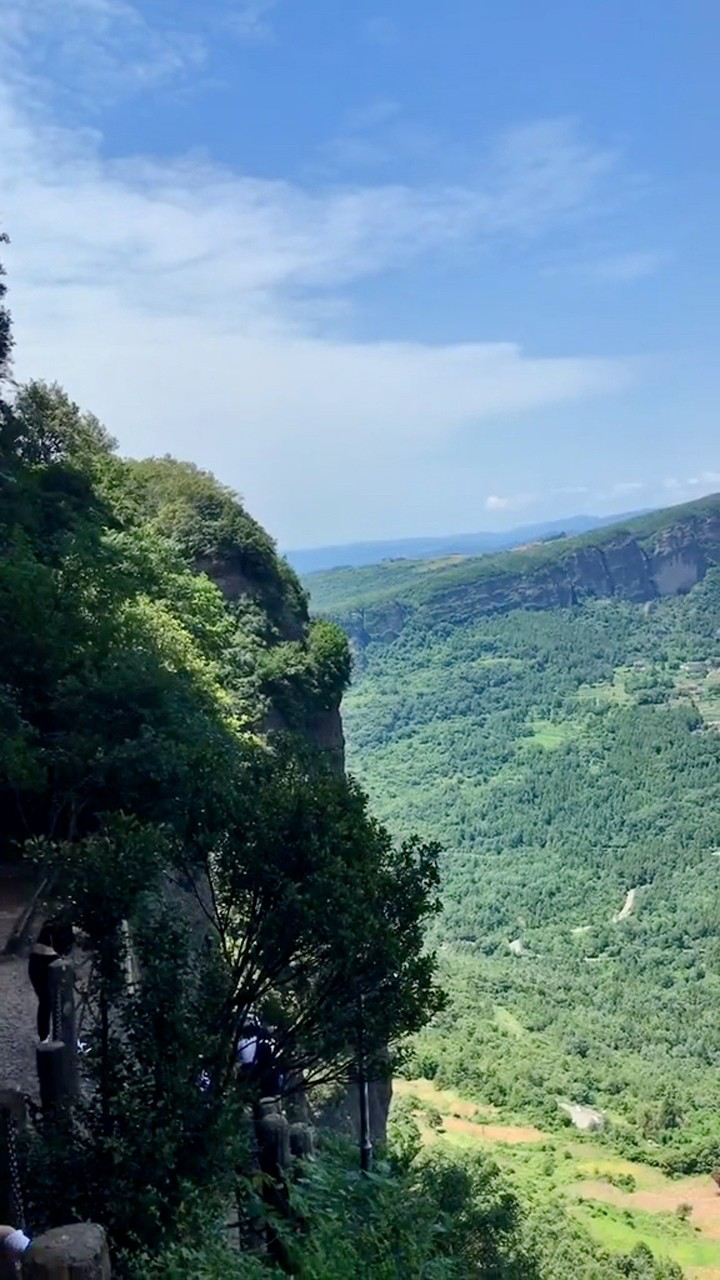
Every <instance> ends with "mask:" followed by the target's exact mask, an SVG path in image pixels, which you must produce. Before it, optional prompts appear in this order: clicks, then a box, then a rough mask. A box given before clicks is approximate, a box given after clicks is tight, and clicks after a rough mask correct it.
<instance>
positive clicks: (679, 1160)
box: [308, 499, 720, 1280]
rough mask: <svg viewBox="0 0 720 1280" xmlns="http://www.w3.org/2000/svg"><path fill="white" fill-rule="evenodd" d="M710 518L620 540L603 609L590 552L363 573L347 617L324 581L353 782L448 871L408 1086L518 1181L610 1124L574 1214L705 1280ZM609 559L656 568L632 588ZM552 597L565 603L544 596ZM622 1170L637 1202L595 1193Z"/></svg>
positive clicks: (332, 585)
mask: <svg viewBox="0 0 720 1280" xmlns="http://www.w3.org/2000/svg"><path fill="white" fill-rule="evenodd" d="M719 515H720V501H719V500H717V499H715V500H710V499H707V500H705V501H704V503H703V504H702V510H694V511H689V510H688V508H679V509H675V510H673V509H671V510H670V511H668V512H665V513H664V514H663V513H659V514H657V515H655V516H653V529H652V530H649V528H648V523H647V518H643V520H641V521H637V522H634V524H633V525H630V526H628V527H627V528H623V529H622V530H621V531H618V530H615V531H613V530H610V531H609V532H603V534H602V538H603V540H604V551H603V555H604V557H605V560H606V562H608V561H613V562H614V564H615V566H616V570H615V572H616V577H615V579H614V581H613V583H611V584H610V586H611V587H612V590H610V589H609V587H608V584H607V582H606V584H605V587H604V588H603V589H602V590H601V586H602V584H600V585H597V584H596V586H597V590H595V589H594V588H593V590H590V588H589V586H588V579H587V577H586V578H585V579H583V582H584V584H585V585H584V586H583V585H582V583H581V581H580V578H579V577H578V576H577V574H578V568H577V566H578V565H579V564H581V562H582V557H583V556H584V555H585V553H586V551H587V538H585V539H575V540H571V541H568V542H567V543H566V544H565V545H564V546H562V547H556V548H555V549H554V550H553V552H552V555H553V556H555V557H557V558H556V559H555V560H553V559H552V558H551V556H550V552H549V551H548V549H547V548H542V549H540V550H539V551H538V552H537V553H535V552H533V553H528V559H527V561H526V563H525V565H524V567H523V568H522V570H521V571H520V572H518V573H517V575H516V576H515V577H514V578H513V579H512V581H511V580H510V578H509V577H508V573H509V570H508V567H507V566H508V563H509V562H510V560H511V559H512V558H513V557H514V556H515V555H516V554H517V553H512V552H511V553H509V554H508V555H507V556H505V557H502V558H501V559H502V564H500V565H499V564H498V558H495V557H490V558H485V559H486V560H492V565H491V566H488V564H487V563H484V562H483V560H475V561H469V562H467V563H466V564H465V565H464V566H463V565H457V564H456V565H454V566H452V567H451V568H448V567H447V565H439V566H436V567H428V565H427V564H422V565H416V566H414V568H412V567H411V566H409V565H405V566H403V567H400V566H387V567H384V566H377V567H376V568H375V569H374V570H373V571H372V574H373V575H374V576H373V577H372V581H370V577H371V571H369V570H368V571H365V570H358V571H356V573H357V574H358V575H360V576H361V581H362V589H361V591H360V593H359V595H358V596H357V597H356V598H355V599H353V597H352V594H347V593H348V590H349V581H350V577H351V575H350V572H349V571H344V570H340V571H338V573H337V575H333V574H328V575H318V579H319V580H318V582H317V583H316V582H315V580H314V579H313V578H312V577H311V578H310V579H308V585H309V586H310V588H311V591H312V600H313V604H314V606H315V608H316V609H319V610H320V611H321V612H325V613H327V614H328V615H330V616H332V617H333V618H334V619H335V620H337V621H340V622H341V624H343V625H345V626H346V629H347V631H348V634H349V635H350V636H351V639H353V641H354V645H355V651H356V674H355V679H354V682H353V686H352V689H351V691H350V693H349V695H348V696H347V699H346V703H345V724H346V732H347V738H348V757H349V764H350V768H351V769H352V770H353V772H355V773H356V775H357V776H358V777H359V779H360V781H361V782H362V784H363V785H364V786H365V787H366V788H367V789H368V791H369V792H370V794H371V796H372V798H373V802H374V804H375V807H376V809H377V811H378V812H379V813H380V814H381V816H382V817H383V819H384V820H386V821H387V822H388V824H389V825H390V826H391V828H392V829H393V830H395V831H396V832H397V833H398V834H404V833H407V832H409V831H411V830H420V831H422V832H423V833H424V834H425V835H426V836H428V837H432V838H435V839H437V840H439V841H440V843H441V845H442V847H443V850H444V852H443V855H442V882H443V884H442V892H443V912H442V915H441V917H440V918H439V919H438V920H437V921H436V922H435V924H434V926H433V930H432V936H431V942H432V945H433V946H434V947H435V948H436V949H437V952H438V958H439V965H440V974H441V979H442V981H443V983H444V985H445V988H446V990H447V992H448V994H449V1005H448V1008H447V1010H446V1011H445V1012H443V1013H442V1014H440V1015H439V1016H438V1017H436V1019H435V1020H434V1021H433V1023H432V1024H431V1025H430V1026H429V1027H427V1028H425V1029H424V1030H423V1031H422V1032H421V1033H420V1034H419V1035H418V1036H417V1037H416V1038H415V1041H414V1043H413V1049H412V1053H411V1058H410V1062H409V1063H408V1066H407V1068H406V1072H407V1074H408V1075H409V1076H410V1077H414V1078H415V1080H416V1081H417V1080H424V1081H426V1082H428V1081H429V1082H432V1086H431V1087H437V1088H439V1089H440V1090H441V1091H443V1096H444V1094H445V1091H446V1090H448V1089H449V1090H455V1091H456V1092H457V1094H458V1095H459V1096H460V1097H462V1098H464V1099H472V1100H475V1101H477V1102H479V1103H482V1104H483V1105H484V1106H485V1107H487V1106H490V1107H494V1108H496V1115H495V1116H494V1117H493V1118H492V1120H487V1122H486V1120H485V1119H483V1120H482V1122H481V1123H480V1124H478V1123H477V1117H475V1118H474V1119H468V1117H464V1118H463V1117H460V1118H459V1119H458V1117H457V1116H456V1117H455V1118H453V1117H452V1113H451V1112H450V1115H449V1119H448V1120H447V1121H444V1122H443V1129H444V1135H445V1140H448V1141H450V1140H452V1141H453V1142H458V1141H461V1140H462V1141H465V1140H466V1139H468V1125H470V1126H471V1128H472V1133H471V1134H470V1139H469V1140H471V1141H473V1142H477V1141H480V1140H482V1141H485V1142H488V1141H493V1142H494V1141H495V1140H496V1138H499V1139H500V1141H501V1142H502V1152H503V1156H502V1159H503V1161H504V1162H507V1161H510V1162H511V1164H512V1165H513V1167H514V1165H515V1163H516V1162H517V1160H518V1159H519V1158H520V1157H518V1155H517V1152H522V1153H523V1154H522V1160H521V1164H522V1167H523V1168H525V1162H526V1161H530V1163H531V1165H532V1161H533V1160H536V1159H537V1160H539V1161H541V1160H542V1157H541V1155H540V1154H539V1152H540V1148H542V1147H543V1144H544V1142H549V1143H550V1144H551V1145H553V1144H558V1143H560V1144H561V1145H562V1144H567V1143H568V1142H569V1141H570V1137H569V1135H568V1129H567V1125H568V1115H567V1113H568V1111H569V1110H573V1111H575V1112H576V1113H577V1114H580V1113H582V1111H583V1110H584V1111H585V1112H587V1113H588V1114H589V1113H593V1114H596V1115H597V1116H598V1117H599V1124H598V1130H599V1131H598V1132H597V1133H595V1134H593V1135H592V1139H591V1141H592V1143H593V1144H594V1146H593V1149H592V1151H591V1152H590V1154H587V1153H585V1155H583V1156H582V1157H578V1159H579V1160H580V1164H582V1168H580V1166H579V1165H578V1171H577V1174H576V1175H575V1174H573V1177H572V1178H570V1177H569V1175H568V1168H569V1166H570V1165H572V1164H573V1162H575V1160H576V1157H575V1155H573V1154H572V1152H571V1154H570V1156H567V1157H566V1156H565V1155H563V1154H562V1152H561V1153H560V1155H559V1156H558V1155H557V1153H556V1155H555V1156H553V1162H556V1163H557V1164H558V1167H559V1168H560V1169H561V1170H562V1171H563V1177H562V1178H561V1179H560V1183H561V1184H562V1187H563V1192H562V1196H561V1199H562V1202H563V1206H564V1208H563V1212H564V1213H565V1214H566V1216H567V1214H568V1213H569V1214H570V1215H571V1216H572V1217H573V1218H577V1219H578V1220H582V1221H583V1223H584V1224H585V1226H586V1227H587V1228H588V1230H590V1232H591V1234H593V1235H595V1236H596V1237H598V1238H599V1237H602V1238H603V1239H605V1240H606V1242H607V1243H608V1247H610V1245H612V1247H613V1248H617V1249H623V1250H626V1249H627V1248H628V1247H630V1245H631V1241H632V1240H633V1239H635V1240H638V1239H639V1240H643V1241H646V1242H647V1243H649V1244H650V1245H651V1247H652V1248H653V1250H654V1251H655V1252H656V1253H657V1254H658V1256H659V1257H667V1258H672V1259H674V1260H675V1261H676V1262H679V1263H680V1264H681V1265H682V1266H683V1268H685V1272H686V1274H687V1275H691V1276H697V1277H703V1280H710V1278H711V1276H713V1274H714V1273H713V1271H712V1268H717V1267H720V1241H719V1240H718V1236H717V1231H716V1213H715V1207H716V1203H717V1204H720V1199H718V1200H717V1202H716V1201H715V1200H714V1199H712V1193H713V1187H712V1184H711V1183H710V1182H709V1178H708V1175H709V1173H710V1171H711V1169H713V1168H714V1167H715V1166H716V1165H718V1164H720V1140H719V1138H718V1130H717V1115H718V1111H719V1110H720V1084H719V1082H718V1072H717V1067H718V1062H720V1013H719V1010H720V972H719V970H720V965H719V960H720V953H719V949H718V947H719V944H718V932H719V926H720V859H719V858H718V857H717V853H718V850H719V849H720V732H718V726H719V725H720V657H719V656H718V654H719V653H720V572H719V571H718V569H717V568H715V564H716V562H717V555H718V550H719V549H720V539H716V533H715V531H716V529H717V521H718V516H719ZM700 529H701V530H702V532H701V533H699V530H700ZM594 536H599V535H594ZM620 545H622V546H623V547H624V548H625V549H626V552H625V554H631V558H632V559H633V561H635V559H636V557H635V551H634V550H633V551H632V552H631V553H628V552H627V548H628V547H629V546H632V547H633V548H639V549H640V551H641V552H642V563H643V564H644V565H645V566H646V567H647V566H648V565H650V566H653V565H654V566H655V569H654V570H653V572H654V573H655V575H656V576H655V577H653V576H652V574H649V575H646V576H645V577H644V578H643V579H642V582H643V583H644V584H645V585H644V587H643V590H642V591H641V590H640V589H639V587H638V582H640V578H637V577H636V578H635V579H631V578H630V577H629V576H628V575H627V574H624V575H620V574H619V573H618V570H617V565H618V563H619V561H618V556H617V554H616V550H615V548H617V546H620ZM690 546H694V547H695V549H696V550H697V548H698V547H700V548H701V554H698V555H697V557H696V559H695V561H694V563H695V565H696V575H695V581H694V583H692V584H688V583H683V582H681V581H680V579H679V578H677V577H676V579H675V581H676V583H679V586H678V588H677V590H675V589H673V590H668V591H667V592H665V593H664V594H663V593H662V592H661V591H660V590H659V589H658V588H657V582H658V581H660V583H661V585H662V582H663V581H664V582H665V583H666V585H667V583H668V581H669V579H668V578H667V576H666V577H665V578H664V579H663V578H662V574H663V573H664V572H665V570H666V569H667V563H669V561H668V557H669V556H670V554H671V552H670V550H669V549H672V556H675V557H676V559H675V561H674V563H675V567H676V569H677V555H678V554H679V553H678V548H679V547H685V548H686V553H687V548H689V547H690ZM692 554H693V555H695V552H693V553H692ZM687 556H688V558H687V559H686V561H685V564H686V565H687V564H688V563H689V562H690V559H689V553H687ZM663 557H665V559H663ZM569 565H570V566H573V565H574V566H575V567H574V568H572V570H569V569H568V566H569ZM385 568H386V574H387V577H386V576H385V573H384V569H385ZM642 572H643V573H645V569H643V571H642ZM561 574H562V575H564V578H563V581H564V582H565V583H567V582H569V581H570V578H569V576H568V575H569V574H570V575H571V574H575V575H576V577H575V580H574V585H572V583H571V587H572V593H573V594H572V600H571V596H570V595H568V594H567V593H566V595H565V597H564V603H563V602H562V601H558V600H555V601H554V602H553V600H547V599H546V598H543V597H542V594H541V593H542V592H544V591H545V590H546V588H547V583H548V582H554V583H556V584H557V583H558V582H559V581H560V580H561V578H560V575H561ZM658 574H659V575H660V577H659V578H658V576H657V575H658ZM449 575H450V576H451V577H452V588H451V589H450V587H449ZM334 578H335V580H333V579H334ZM433 580H434V581H435V582H436V583H437V589H433V585H432V584H433ZM489 581H491V582H495V583H497V582H499V581H504V582H505V583H508V582H510V581H511V589H510V595H509V598H507V599H505V600H504V601H503V600H501V599H500V597H499V595H498V594H497V591H496V588H495V586H493V587H492V589H491V588H489V587H488V582H489ZM478 584H483V585H482V592H479V590H478ZM404 1087H405V1086H403V1085H401V1086H400V1092H401V1094H402V1091H403V1089H404ZM413 1087H416V1086H413ZM486 1123H487V1125H490V1126H492V1127H490V1128H488V1127H486ZM460 1126H461V1127H460ZM498 1126H499V1128H500V1129H502V1128H503V1126H505V1127H506V1134H509V1133H511V1132H512V1133H518V1132H523V1131H525V1132H526V1133H527V1134H528V1135H530V1134H532V1138H530V1137H528V1143H527V1144H525V1143H524V1142H523V1143H521V1144H520V1146H516V1145H515V1143H514V1141H513V1140H512V1139H511V1138H509V1137H508V1136H506V1137H505V1139H504V1141H503V1140H502V1135H501V1134H498V1133H497V1129H498ZM508 1126H509V1128H507V1127H508ZM538 1135H539V1136H538ZM578 1141H579V1142H581V1143H582V1144H583V1151H584V1150H585V1147H584V1144H585V1143H587V1142H588V1141H590V1139H588V1138H581V1136H580V1135H578ZM509 1152H510V1153H512V1156H511V1155H510V1154H508V1153H509ZM533 1152H534V1153H535V1154H532V1153H533ZM498 1158H499V1157H498ZM593 1160H594V1161H595V1164H593ZM598 1161H600V1163H598ZM603 1161H604V1162H605V1163H604V1164H603V1163H602V1162H603ZM618 1161H619V1162H621V1163H622V1162H623V1161H625V1162H630V1164H631V1165H632V1166H633V1169H634V1172H633V1178H634V1179H635V1182H636V1189H635V1190H634V1191H633V1192H632V1193H630V1192H627V1188H625V1189H623V1188H622V1186H621V1187H618V1186H615V1185H614V1184H613V1183H606V1181H604V1180H603V1178H604V1175H602V1176H601V1177H600V1178H598V1176H596V1173H595V1172H594V1170H595V1165H597V1168H605V1167H606V1166H607V1163H608V1162H610V1163H611V1164H612V1162H618ZM533 1167H534V1166H533ZM612 1167H613V1168H616V1164H612ZM617 1167H619V1165H618V1166H617ZM566 1175H568V1176H566ZM543 1176H545V1175H543ZM549 1176H550V1175H548V1177H549ZM553 1177H555V1174H553ZM687 1179H690V1180H691V1181H690V1182H688V1181H687ZM693 1179H699V1181H698V1182H697V1183H696V1182H693V1181H692V1180H693ZM708 1187H709V1188H710V1191H709V1192H708V1190H707V1188H708ZM700 1188H705V1190H704V1191H701V1190H700ZM676 1192H677V1194H678V1195H680V1194H683V1195H685V1199H681V1200H680V1201H677V1197H676ZM626 1193H627V1195H628V1196H629V1197H630V1198H629V1199H625V1198H623V1197H624V1196H625V1195H626ZM696 1194H697V1195H698V1196H700V1200H703V1197H705V1199H707V1196H708V1195H710V1196H711V1198H710V1200H708V1201H707V1203H708V1204H709V1205H710V1208H709V1210H706V1209H702V1208H701V1207H700V1200H698V1202H697V1204H698V1207H697V1208H695V1209H693V1214H694V1215H695V1218H696V1220H695V1219H693V1225H691V1226H689V1225H688V1223H687V1222H685V1221H682V1222H680V1221H679V1219H678V1218H677V1215H676V1214H675V1211H676V1209H677V1205H678V1203H679V1204H682V1203H688V1204H694V1203H695V1200H694V1198H693V1197H695V1196H696ZM653 1197H654V1199H653ZM703 1203H704V1201H703ZM685 1212H686V1211H685V1210H683V1213H685ZM628 1214H629V1215H630V1220H628V1218H627V1215H628ZM708 1214H709V1217H708ZM668 1215H670V1216H669V1217H668ZM673 1215H675V1216H673ZM697 1215H699V1217H697ZM701 1219H702V1225H701ZM658 1224H660V1225H658ZM695 1227H698V1229H699V1230H698V1231H695V1230H694V1228H695ZM691 1246H692V1247H691ZM698 1267H699V1268H700V1270H696V1269H695V1270H694V1269H693V1268H698ZM708 1268H710V1270H708ZM715 1274H716V1273H715Z"/></svg>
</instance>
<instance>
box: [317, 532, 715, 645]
mask: <svg viewBox="0 0 720 1280" xmlns="http://www.w3.org/2000/svg"><path fill="white" fill-rule="evenodd" d="M520 550H521V551H523V550H527V549H524V548H521V549H520ZM516 555H517V553H516V552H508V553H507V555H505V556H503V557H502V568H500V567H498V568H497V569H495V568H494V566H495V564H496V563H497V562H496V561H495V562H494V564H493V568H492V569H491V570H490V571H489V572H487V573H486V574H483V573H482V572H479V573H477V574H476V575H475V576H473V572H472V570H471V569H469V570H468V573H467V576H466V577H465V579H464V580H463V581H460V582H457V583H456V584H454V585H453V586H452V587H447V588H442V587H441V586H440V585H439V589H438V590H437V591H436V592H435V593H434V594H432V595H431V596H430V597H429V599H427V600H426V601H424V602H422V603H418V604H411V603H409V602H408V603H405V602H403V601H398V600H393V601H387V602H383V603H378V604H374V605H371V606H368V607H365V608H358V609H354V610H352V611H349V612H348V613H347V614H346V615H345V616H344V617H342V618H340V617H338V618H336V619H335V620H336V621H338V622H340V623H341V625H342V626H343V627H344V628H345V631H346V633H347V635H348V637H349V639H350V642H351V644H352V647H353V650H354V652H355V655H356V657H359V658H360V659H361V658H362V652H363V650H364V649H365V648H366V647H367V646H368V645H369V644H384V645H386V644H389V643H392V641H393V640H394V639H396V638H397V636H399V635H400V633H401V631H402V630H403V628H404V626H405V625H406V623H407V621H408V619H409V618H410V617H414V616H418V617H421V618H422V620H423V622H424V623H427V624H433V623H441V622H443V621H448V622H452V623H453V624H454V625H462V624H463V623H466V622H471V621H472V620H473V619H474V618H479V617H485V616H487V615H489V614H494V613H508V612H510V611H511V610H513V609H557V608H572V607H573V606H575V605H579V604H582V603H583V602H585V601H587V600H599V599H606V598H615V599H618V600H628V601H631V602H633V603H643V602H647V601H652V600H657V599H660V598H661V597H663V596H673V595H680V594H683V593H685V592H688V591H690V590H691V589H692V588H693V587H694V586H695V585H696V584H697V583H698V582H700V581H701V580H702V579H703V578H704V576H705V574H706V573H707V571H708V569H709V568H711V567H712V566H713V565H716V564H719V563H720V514H717V515H706V516H704V517H702V518H700V517H696V516H694V517H691V518H689V519H686V520H680V521H678V522H677V523H674V524H671V525H669V526H668V527H666V528H664V529H662V530H660V531H659V532H658V533H656V534H655V535H653V536H652V537H649V538H640V537H639V536H635V535H634V534H633V533H632V532H631V531H630V530H629V529H618V530H616V531H613V532H611V533H610V534H609V535H606V536H604V537H603V538H601V539H600V538H599V539H598V540H597V541H596V542H595V543H588V542H587V540H585V539H582V540H575V541H572V540H569V541H567V542H564V543H563V544H561V545H560V544H558V549H557V553H556V554H553V555H547V554H545V555H543V554H541V553H539V552H538V553H537V555H536V558H535V563H532V561H531V563H530V564H529V565H528V563H527V561H524V562H523V563H522V566H520V565H518V569H517V571H514V569H513V558H514V557H515V556H516ZM474 563H475V564H476V565H479V566H482V561H476V562H474Z"/></svg>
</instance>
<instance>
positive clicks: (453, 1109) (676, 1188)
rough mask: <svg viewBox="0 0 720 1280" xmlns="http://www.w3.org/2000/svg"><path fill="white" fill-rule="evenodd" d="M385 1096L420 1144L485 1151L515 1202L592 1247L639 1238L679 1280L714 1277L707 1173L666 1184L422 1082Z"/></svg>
mask: <svg viewBox="0 0 720 1280" xmlns="http://www.w3.org/2000/svg"><path fill="white" fill-rule="evenodd" d="M394 1096H395V1102H394V1106H395V1108H396V1110H397V1111H398V1112H399V1113H400V1114H408V1113H410V1114H412V1116H413V1118H414V1120H415V1122H416V1123H417V1125H418V1127H419V1130H420V1134H421V1138H422V1142H423V1144H424V1145H426V1146H433V1145H440V1146H442V1145H448V1146H449V1147H451V1148H460V1149H462V1150H476V1149H480V1150H485V1151H490V1152H491V1153H492V1156H493V1158H494V1159H495V1160H496V1161H497V1162H498V1163H499V1165H500V1166H501V1168H502V1169H503V1171H504V1172H505V1173H506V1175H507V1176H508V1177H509V1178H510V1180H511V1181H512V1183H513V1184H514V1185H515V1186H516V1187H517V1189H518V1191H519V1193H520V1195H521V1196H522V1198H523V1199H524V1200H526V1201H527V1202H529V1203H533V1202H537V1203H542V1204H543V1205H544V1206H545V1207H546V1208H547V1207H548V1206H550V1207H551V1208H554V1209H555V1210H556V1211H558V1212H560V1213H562V1214H564V1215H569V1216H570V1217H571V1219H573V1220H574V1221H576V1222H577V1223H578V1224H579V1225H581V1226H582V1227H583V1228H584V1230H585V1231H587V1232H588V1234H589V1235H590V1236H591V1237H592V1239H594V1240H595V1241H596V1242H597V1243H598V1245H600V1246H601V1247H604V1248H606V1249H609V1250H611V1251H623V1252H628V1253H629V1252H631V1251H632V1249H633V1248H634V1247H636V1246H637V1243H638V1241H644V1242H646V1243H647V1244H649V1245H650V1247H651V1248H652V1251H653V1252H654V1253H655V1255H656V1256H657V1257H661V1258H666V1259H669V1260H671V1261H673V1262H676V1263H678V1264H679V1265H680V1266H681V1267H682V1268H683V1270H684V1273H685V1275H686V1276H687V1277H688V1278H689V1280H717V1277H718V1276H719V1275H720V1193H719V1192H718V1188H717V1187H716V1186H715V1184H714V1182H713V1181H712V1180H711V1179H710V1178H709V1177H708V1176H707V1175H705V1176H694V1177H683V1178H669V1177H668V1176H667V1175H666V1174H663V1173H661V1172H660V1171H659V1170H658V1169H656V1168H654V1167H653V1166H651V1165H648V1164H644V1163H642V1162H641V1161H637V1160H635V1161H633V1160H626V1159H623V1158H622V1157H619V1156H617V1155H615V1154H613V1153H612V1152H611V1151H608V1149H607V1147H605V1146H603V1145H601V1144H600V1143H598V1142H597V1141H596V1140H594V1139H593V1138H592V1137H585V1138H580V1137H573V1136H572V1134H571V1133H570V1132H569V1131H565V1132H564V1133H562V1134H558V1133H550V1132H542V1131H540V1130H538V1129H535V1128H534V1127H532V1126H524V1127H523V1126H518V1125H503V1124H501V1123H499V1117H498V1116H497V1112H496V1111H495V1112H493V1108H489V1107H487V1106H483V1105H482V1104H480V1105H477V1104H474V1103H470V1102H468V1101H467V1100H466V1099H463V1098H460V1097H459V1096H458V1094H457V1093H455V1092H453V1091H452V1090H451V1089H440V1088H438V1087H437V1086H436V1085H434V1084H431V1083H430V1082H429V1081H427V1080H424V1079H417V1080H404V1079H398V1080H396V1081H395V1085H394ZM490 1115H492V1116H493V1121H492V1122H488V1121H489V1116H490Z"/></svg>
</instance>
